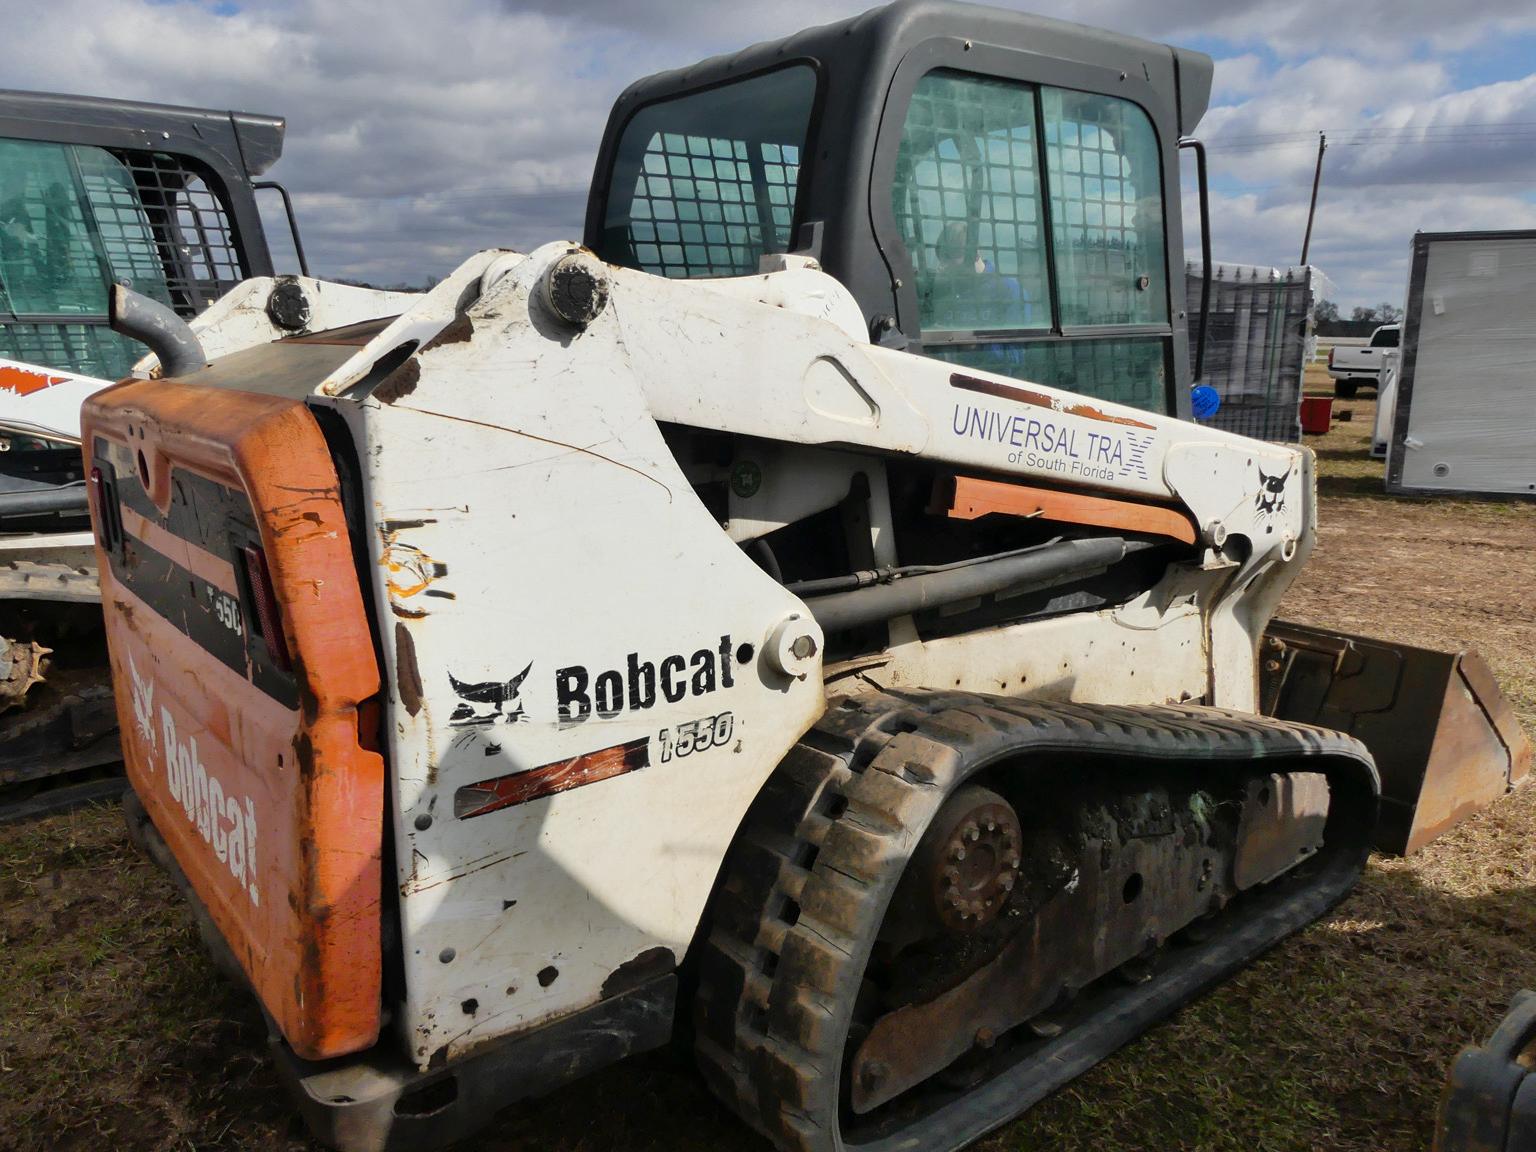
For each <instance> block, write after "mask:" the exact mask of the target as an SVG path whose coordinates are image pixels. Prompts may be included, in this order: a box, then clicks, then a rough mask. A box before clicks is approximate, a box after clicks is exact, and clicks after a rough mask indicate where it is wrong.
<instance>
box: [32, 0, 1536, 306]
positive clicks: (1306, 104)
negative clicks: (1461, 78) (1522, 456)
mask: <svg viewBox="0 0 1536 1152" xmlns="http://www.w3.org/2000/svg"><path fill="white" fill-rule="evenodd" d="M869 2H870V0H780V2H779V3H777V4H773V5H765V4H745V3H727V2H722V0H652V2H649V3H636V2H635V0H435V2H434V3H433V4H432V5H431V6H430V8H429V9H423V8H422V7H421V6H420V5H418V4H410V5H406V4H393V3H388V2H383V0H374V2H370V3H364V2H363V0H270V2H268V3H265V4H261V5H259V6H257V5H252V6H251V7H250V8H249V9H248V10H245V11H236V12H232V13H229V14H222V13H223V9H222V8H220V7H217V6H214V5H212V4H208V3H199V2H193V0H172V2H170V3H161V2H155V0H51V2H50V3H48V4H25V3H21V2H19V0H4V3H5V4H6V8H7V10H6V12H5V15H4V20H5V28H6V41H7V47H8V49H9V51H8V53H7V76H6V83H8V84H10V85H12V86H15V87H22V88H38V89H45V90H53V91H58V90H60V89H63V90H66V91H83V92H88V93H93V94H98V95H111V96H123V97H132V98H138V99H147V100H156V101H165V102H171V103H192V104H202V105H207V106H212V107H220V108H223V107H233V108H242V109H246V110H249V111H255V112H272V113H278V114H282V115H286V116H287V117H288V123H289V128H288V141H287V147H286V150H285V153H284V157H283V160H282V161H281V163H280V165H279V166H278V167H277V168H276V169H275V170H274V173H273V175H275V176H276V177H278V178H279V179H282V180H283V181H284V182H285V183H286V184H287V185H288V186H289V187H290V188H291V189H292V190H293V192H294V193H295V198H296V201H297V207H298V212H299V216H300V222H301V225H302V226H303V228H304V233H305V241H306V247H307V248H308V249H309V251H310V256H311V261H312V263H313V264H314V266H315V267H316V269H317V271H320V272H321V273H323V274H328V275H343V276H348V277H354V278H363V279H374V280H381V281H396V280H402V279H403V280H408V281H413V282H421V281H422V280H424V279H425V278H426V277H427V276H428V275H433V274H441V273H443V272H444V271H446V270H447V269H449V268H451V267H453V266H454V265H455V264H457V263H458V262H459V260H460V259H461V258H462V257H463V256H464V255H466V254H467V253H469V252H471V251H473V250H475V249H476V248H480V247H487V246H497V245H506V246H517V247H525V248H526V247H531V246H533V245H536V244H538V243H540V242H542V241H545V240H550V239H555V238H558V237H562V236H573V235H577V234H579V232H580V230H581V224H582V216H583V212H584V208H585V200H586V195H585V189H586V185H587V183H588V181H589V180H590V178H591V174H592V163H593V157H594V153H595V150H596V147H597V143H598V139H599V136H600V133H601V131H602V127H603V123H604V120H605V119H606V115H607V110H608V107H609V105H610V103H611V101H612V100H613V98H614V97H615V96H616V95H617V94H618V92H619V91H620V90H621V89H622V88H623V87H624V86H625V85H626V84H627V83H628V82H629V81H630V80H633V79H635V78H637V77H639V76H642V75H645V74H647V73H650V72H653V71H657V70H660V69H663V68H671V67H677V66H682V65H686V64H689V63H691V62H693V61H695V60H697V59H700V58H702V57H704V56H707V55H710V54H713V53H718V52H721V51H727V50H733V49H735V48H739V47H742V46H744V45H746V44H747V43H750V42H752V41H755V40H759V39H762V38H766V37H771V36H779V35H784V34H786V33H789V32H792V31H795V30H797V29H799V28H803V27H806V26H810V25H814V24H817V23H823V22H826V21H828V20H833V19H837V18H840V17H842V16H845V15H849V14H852V13H855V12H858V11H860V10H862V9H863V8H865V7H867V6H868V3H869ZM1023 4H1024V0H1018V6H1023ZM1029 6H1031V7H1034V8H1036V9H1037V10H1041V11H1043V12H1045V13H1046V14H1049V15H1053V16H1058V17H1062V18H1066V19H1074V20H1079V21H1082V22H1086V23H1091V24H1096V25H1099V26H1101V27H1108V28H1116V29H1118V30H1121V31H1126V32H1132V33H1137V34H1141V35H1146V36H1150V37H1153V38H1156V39H1160V40H1166V41H1170V42H1175V43H1177V42H1181V41H1187V40H1189V39H1190V38H1192V37H1199V38H1200V42H1202V43H1206V44H1210V43H1212V42H1213V41H1214V42H1217V43H1220V44H1224V45H1225V46H1226V47H1227V49H1228V51H1227V52H1226V53H1225V55H1224V58H1223V59H1222V60H1221V61H1220V62H1219V64H1218V69H1217V76H1216V85H1215V106H1214V107H1213V108H1212V110H1211V112H1210V114H1209V115H1208V116H1207V118H1206V121H1205V123H1204V124H1203V125H1202V127H1201V135H1202V136H1203V137H1205V138H1206V139H1207V140H1208V141H1209V142H1210V144H1211V155H1212V160H1213V173H1214V175H1215V177H1216V179H1217V181H1218V187H1219V188H1221V189H1223V190H1224V192H1225V195H1223V196H1222V197H1220V198H1219V200H1218V204H1217V212H1216V221H1215V226H1214V232H1215V239H1216V252H1217V255H1218V257H1219V258H1221V259H1225V260H1232V261H1245V262H1252V263H1260V264H1284V263H1285V262H1286V261H1287V260H1293V259H1295V257H1296V255H1297V254H1298V251H1299V248H1300V237H1301V232H1302V229H1303V227H1304V224H1305V210H1306V199H1307V193H1308V191H1309V190H1310V180H1311V171H1312V162H1313V158H1314V147H1313V141H1314V137H1313V135H1312V134H1313V133H1314V132H1315V131H1316V130H1317V129H1319V128H1328V129H1332V130H1334V136H1333V139H1332V144H1333V147H1331V148H1330V151H1329V154H1328V158H1327V165H1326V169H1325V176H1324V183H1323V196H1322V203H1321V205H1320V208H1319V217H1318V228H1317V234H1316V236H1315V237H1314V242H1313V250H1314V252H1313V258H1314V260H1315V261H1316V262H1317V263H1319V264H1322V265H1323V266H1324V267H1325V268H1327V270H1328V271H1329V272H1330V273H1331V274H1332V275H1333V277H1334V279H1335V280H1336V281H1337V282H1338V283H1339V286H1340V289H1341V293H1342V294H1343V295H1344V297H1345V299H1346V301H1349V302H1359V303H1376V302H1377V300H1378V299H1379V298H1380V295H1381V291H1382V289H1383V288H1384V287H1385V286H1386V285H1387V284H1388V283H1389V282H1392V280H1393V277H1395V276H1396V273H1395V272H1391V271H1390V270H1391V269H1393V268H1395V267H1396V264H1397V263H1401V261H1402V259H1403V257H1404V254H1405V253H1406V250H1407V238H1408V236H1409V235H1410V234H1411V232H1412V229H1413V228H1415V227H1453V226H1461V222H1465V223H1466V224H1467V226H1476V227H1513V226H1519V225H1521V224H1523V223H1528V222H1529V218H1530V206H1529V202H1528V200H1527V199H1526V198H1525V194H1524V192H1523V191H1522V189H1521V187H1520V186H1519V185H1518V184H1515V183H1509V184H1492V185H1490V184H1489V183H1488V182H1489V181H1515V180H1521V179H1523V180H1525V181H1526V182H1527V185H1528V186H1530V187H1536V172H1533V167H1532V160H1531V159H1530V157H1531V156H1532V154H1533V153H1536V149H1533V148H1532V147H1531V145H1532V144H1536V128H1531V127H1527V128H1525V129H1524V130H1523V131H1524V133H1525V134H1524V135H1522V129H1520V128H1519V127H1518V126H1519V125H1522V124H1523V125H1527V126H1530V125H1533V124H1536V76H1532V77H1528V78H1526V79H1524V80H1519V81H1511V82H1509V83H1505V84H1496V85H1488V86H1485V87H1481V88H1477V89H1473V90H1469V91H1456V90H1455V85H1454V82H1453V76H1454V73H1453V70H1452V67H1451V63H1452V61H1451V59H1450V58H1449V57H1448V56H1447V53H1449V52H1451V51H1452V50H1453V49H1461V48H1465V47H1466V46H1468V45H1480V44H1485V43H1489V42H1493V41H1495V40H1496V39H1498V38H1499V37H1502V36H1507V35H1511V34H1515V33H1518V32H1521V31H1529V30H1536V5H1532V4H1531V3H1530V2H1529V0H1463V2H1462V3H1460V4H1458V5H1444V4H1439V3H1430V0H1400V2H1393V0H1357V2H1355V3H1352V4H1340V3H1338V2H1337V0H1326V2H1325V0H1294V2H1292V3H1290V4H1286V5H1277V4H1274V3H1272V2H1271V0H1225V2H1220V3H1218V2H1214V0H1166V2H1164V3H1159V4H1156V5H1151V4H1147V3H1145V0H1039V3H1033V2H1032V0H1031V3H1030V4H1029ZM1488 124H1492V125H1498V126H1502V127H1495V128H1488V127H1480V125H1488ZM1362 128H1369V129H1372V130H1374V131H1376V132H1377V133H1385V134H1387V136H1386V137H1385V138H1383V137H1380V136H1378V137H1377V138H1374V139H1371V140H1366V139H1365V138H1364V137H1362V136H1359V135H1356V134H1352V132H1357V131H1358V130H1359V129H1362ZM1340 129H1346V130H1351V131H1340ZM1474 134H1475V135H1477V136H1478V137H1479V139H1477V140H1468V139H1464V138H1463V137H1465V136H1471V135H1474ZM1277 139H1279V140H1281V141H1285V140H1290V141H1295V144H1294V146H1290V147H1284V148H1275V147H1263V148H1258V147H1255V145H1256V144H1273V143H1274V142H1276V140H1277ZM1453 181H1454V182H1455V183H1452V182H1453ZM1466 188H1474V189H1478V191H1475V192H1471V193H1469V192H1467V191H1465V189H1466ZM1394 262H1396V263H1394ZM1382 269H1388V270H1389V272H1387V273H1383V271H1382ZM1384 276H1385V279H1383V277H1384Z"/></svg>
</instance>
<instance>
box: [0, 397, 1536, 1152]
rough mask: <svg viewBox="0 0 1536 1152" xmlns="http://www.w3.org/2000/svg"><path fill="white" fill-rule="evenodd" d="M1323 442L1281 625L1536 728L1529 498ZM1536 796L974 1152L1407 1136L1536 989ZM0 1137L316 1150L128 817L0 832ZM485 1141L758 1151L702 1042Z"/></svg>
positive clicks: (1284, 1148)
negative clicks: (1325, 632)
mask: <svg viewBox="0 0 1536 1152" xmlns="http://www.w3.org/2000/svg"><path fill="white" fill-rule="evenodd" d="M1341 406H1342V407H1347V408H1350V409H1352V410H1353V412H1354V418H1353V420H1352V421H1351V422H1350V423H1348V424H1340V425H1338V426H1336V428H1335V431H1333V432H1332V433H1330V434H1329V435H1328V436H1326V437H1322V438H1319V439H1317V440H1312V441H1309V443H1311V444H1313V446H1314V447H1316V448H1318V450H1319V460H1320V466H1321V473H1322V476H1321V482H1320V490H1321V494H1322V504H1321V510H1320V516H1321V532H1320V540H1319V544H1318V548H1317V551H1316V553H1315V554H1314V556H1313V558H1312V561H1311V563H1310V564H1309V565H1308V567H1307V570H1306V571H1305V573H1304V574H1303V575H1302V577H1301V579H1300V580H1299V581H1298V583H1297V584H1296V586H1295V587H1294V588H1293V589H1292V591H1291V593H1290V595H1289V596H1288V597H1287V599H1286V602H1285V604H1284V605H1283V608H1282V614H1283V615H1286V616H1289V617H1291V618H1294V619H1298V620H1301V621H1305V622H1308V623H1315V624H1323V625H1328V626H1331V627H1337V628H1343V629H1346V630H1350V631H1360V632H1371V633H1376V634H1380V635H1384V636H1388V637H1391V638H1394V639H1398V640H1406V641H1411V642H1413V643H1417V644H1433V645H1445V646H1453V645H1458V644H1472V645H1474V646H1476V647H1477V648H1478V649H1479V650H1480V651H1481V652H1482V653H1483V655H1484V656H1485V657H1486V658H1487V659H1488V661H1489V663H1490V664H1491V665H1492V666H1493V668H1494V669H1495V671H1496V672H1497V673H1498V675H1499V677H1500V679H1501V681H1502V682H1503V685H1504V688H1505V691H1506V693H1507V694H1508V695H1509V697H1510V698H1511V700H1512V702H1513V703H1514V705H1515V708H1516V710H1517V711H1518V712H1519V714H1520V715H1521V717H1522V719H1523V720H1524V722H1525V723H1526V724H1527V726H1528V727H1533V726H1536V679H1533V675H1536V674H1533V670H1532V667H1531V653H1532V652H1533V651H1536V506H1532V505H1529V504H1500V503H1486V504H1485V503H1477V502H1471V501H1427V500H1403V499H1393V498H1389V497H1386V496H1385V495H1384V494H1383V493H1382V488H1381V464H1380V463H1379V462H1376V461H1372V460H1370V458H1369V457H1368V455H1367V453H1366V448H1367V439H1368V437H1369V435H1370V426H1371V419H1372V417H1373V414H1374V402H1373V401H1372V400H1370V399H1369V398H1365V399H1362V400H1356V401H1351V402H1347V403H1345V404H1343V405H1341ZM1532 940H1536V788H1532V789H1528V790H1527V791H1525V792H1524V793H1522V794H1519V795H1516V796H1514V797H1511V798H1509V799H1506V800H1504V801H1501V802H1500V803H1498V804H1496V805H1495V806H1494V807H1492V808H1491V809H1489V810H1488V811H1486V812H1484V813H1482V814H1480V815H1478V816H1476V817H1474V818H1473V819H1472V820H1470V821H1469V822H1468V823H1467V824H1465V825H1463V826H1462V827H1461V828H1459V829H1457V830H1456V831H1455V832H1454V833H1452V834H1451V835H1449V836H1447V837H1445V838H1444V839H1442V840H1440V841H1439V842H1437V843H1435V844H1434V845H1432V846H1431V847H1430V848H1429V849H1428V850H1427V851H1426V852H1424V853H1423V854H1422V855H1420V856H1418V857H1416V858H1415V859H1413V860H1396V859H1384V858H1378V859H1376V860H1373V862H1372V864H1371V867H1370V869H1369V871H1368V873H1367V875H1366V877H1365V880H1364V881H1363V882H1362V884H1361V885H1360V887H1359V888H1358V889H1357V890H1356V892H1355V893H1354V894H1353V895H1352V896H1351V897H1350V898H1349V899H1348V900H1347V901H1346V902H1345V903H1344V904H1343V906H1342V907H1341V908H1340V909H1339V910H1338V912H1337V913H1335V914H1334V915H1333V916H1331V917H1329V918H1328V919H1326V920H1325V921H1323V922H1321V923H1319V924H1317V925H1314V926H1313V927H1312V928H1310V929H1308V930H1307V931H1305V932H1302V933H1300V934H1299V935H1297V936H1295V937H1293V938H1292V939H1290V940H1289V941H1287V942H1286V943H1284V944H1283V945H1281V946H1280V947H1279V948H1277V949H1275V950H1274V951H1273V952H1271V953H1270V954H1269V955H1268V956H1266V957H1265V958H1264V959H1262V960H1261V961H1260V962H1259V963H1257V964H1255V965H1253V966H1252V967H1251V968H1249V969H1248V970H1246V971H1245V972H1244V973H1243V974H1241V975H1240V976H1239V977H1237V978H1236V979H1234V980H1233V981H1231V982H1230V983H1228V984H1227V985H1225V986H1223V987H1222V988H1221V989H1219V990H1218V991H1217V992H1215V993H1213V994H1212V995H1210V996H1207V997H1206V998H1204V999H1203V1000H1201V1001H1199V1002H1198V1003H1196V1004H1194V1005H1191V1006H1190V1007H1189V1008H1187V1009H1186V1010H1184V1011H1183V1012H1181V1013H1179V1014H1178V1016H1176V1017H1175V1018H1174V1019H1173V1020H1172V1021H1171V1022H1169V1023H1168V1024H1166V1025H1164V1026H1163V1027H1161V1028H1158V1029H1156V1030H1154V1031H1153V1032H1152V1033H1150V1034H1149V1035H1148V1036H1147V1037H1145V1038H1144V1039H1142V1040H1141V1041H1140V1042H1139V1043H1137V1044H1135V1045H1133V1046H1132V1047H1130V1048H1128V1049H1126V1050H1125V1051H1124V1052H1122V1053H1121V1054H1120V1055H1118V1056H1117V1057H1115V1058H1114V1059H1112V1060H1110V1061H1108V1062H1106V1063H1105V1064H1103V1065H1101V1066H1100V1067H1099V1068H1097V1069H1096V1070H1094V1071H1093V1072H1091V1073H1089V1074H1088V1075H1087V1076H1085V1077H1083V1078H1082V1079H1080V1080H1078V1081H1077V1082H1075V1083H1074V1084H1073V1085H1072V1086H1071V1087H1070V1088H1068V1089H1066V1090H1065V1091H1063V1092H1061V1093H1058V1094H1057V1095H1056V1096H1054V1097H1052V1098H1051V1099H1050V1100H1047V1101H1046V1102H1045V1103H1044V1104H1043V1105H1041V1106H1040V1107H1038V1108H1036V1109H1034V1110H1033V1111H1032V1112H1030V1113H1029V1114H1028V1115H1027V1116H1025V1117H1024V1118H1023V1119H1021V1120H1019V1121H1017V1122H1015V1123H1014V1124H1011V1125H1009V1126H1008V1127H1007V1128H1005V1129H1003V1130H1002V1131H1001V1132H999V1133H997V1134H995V1135H994V1136H992V1137H990V1138H988V1139H987V1140H986V1141H984V1142H983V1143H982V1145H980V1147H983V1148H986V1149H989V1150H993V1152H1002V1150H1003V1149H1012V1148H1050V1149H1053V1150H1055V1152H1077V1150H1082V1152H1088V1150H1093V1152H1103V1150H1113V1149H1127V1150H1130V1149H1138V1150H1139V1149H1153V1148H1156V1149H1199V1150H1202V1152H1204V1150H1210V1152H1217V1150H1223V1152H1224V1150H1232V1152H1238V1150H1242V1152H1252V1150H1256V1149H1257V1150H1263V1152H1292V1150H1294V1152H1303V1150H1311V1149H1319V1148H1327V1149H1335V1150H1339V1152H1367V1150H1370V1152H1380V1150H1388V1152H1399V1150H1400V1152H1409V1150H1414V1152H1417V1150H1420V1149H1423V1148H1425V1147H1427V1146H1428V1143H1429V1133H1430V1130H1431V1122H1432V1117H1433V1115H1434V1111H1435V1107H1436V1102H1437V1100H1438V1096H1439V1092H1440V1086H1441V1084H1442V1082H1443V1077H1444V1075H1445V1070H1446V1068H1447V1067H1448V1065H1449V1063H1450V1061H1451V1059H1452V1057H1453V1056H1454V1055H1455V1053H1456V1051H1457V1050H1458V1049H1459V1048H1460V1047H1461V1046H1462V1045H1464V1044H1466V1043H1470V1042H1473V1041H1474V1040H1477V1039H1480V1038H1481V1037H1482V1036H1483V1035H1484V1034H1485V1033H1486V1032H1487V1031H1488V1029H1489V1028H1490V1027H1491V1026H1492V1024H1493V1022H1494V1021H1495V1020H1496V1019H1497V1018H1498V1017H1499V1016H1501V1015H1502V1014H1503V1012H1504V1010H1505V1008H1506V1007H1507V1006H1508V1003H1509V1000H1510V998H1511V997H1512V996H1513V994H1514V992H1515V991H1516V990H1517V989H1519V988H1521V987H1532V988H1536V952H1533V950H1532V948H1531V941H1532ZM0 972H3V973H4V977H3V979H0V1148H3V1149H6V1150H10V1149H17V1150H25V1152H30V1150H32V1149H37V1150H43V1149H50V1150H51V1149H83V1150H84V1149H89V1150H91V1152H94V1150H95V1149H99V1148H103V1147H106V1148H114V1149H117V1148H121V1149H153V1150H157V1152H158V1150H161V1149H164V1150H170V1149H182V1148H192V1147H195V1148H199V1149H251V1150H255V1149H262V1150H268V1149H274V1148H279V1149H283V1148H287V1149H308V1148H314V1147H316V1146H315V1145H313V1144H311V1143H310V1142H309V1141H308V1140H307V1139H306V1138H305V1137H304V1136H303V1133H302V1128H301V1126H300V1124H299V1122H298V1120H297V1118H296V1116H295V1114H294V1113H293V1112H292V1110H291V1109H290V1108H289V1106H288V1104H287V1101H286V1099H285V1097H284V1095H283V1093H282V1091H281V1090H280V1087H279V1085H278V1083H277V1079H276V1076H275V1075H274V1073H273V1070H272V1067H271V1064H270V1063H269V1062H268V1060H267V1058H266V1052H265V1045H264V1029H263V1027H262V1023H261V1019H260V1016H259V1014H258V1012H257V1011H256V1009H255V1007H254V1006H253V1005H252V1004H251V1003H250V1002H249V1001H248V1000H247V999H245V998H244V997H243V996H242V995H240V994H238V993H236V992H235V991H234V990H232V989H231V988H230V987H229V986H228V985H226V984H224V983H223V982H222V981H221V980H220V979H219V978H218V977H217V976H216V975H215V973H214V971H213V968H212V966H211V964H210V963H209V961H208V960H207V959H206V958H205V957H204V955H203V953H202V951H201V949H200V947H199V945H198V941H197V935H196V931H195V929H194V928H193V925H192V921H191V917H190V915H189V914H188V913H187V911H186V909H185V908H184V907H183V906H182V905H181V903H180V902H179V901H178V900H177V899H176V898H175V894H174V892H173V891H172V888H171V885H170V884H169V882H167V881H166V880H165V879H164V878H163V877H162V876H160V874H159V873H158V872H157V871H156V870H155V869H154V868H153V867H152V866H150V865H149V864H147V863H145V862H144V861H142V860H141V859H140V858H139V856H138V855H137V853H136V852H135V851H134V850H133V848H132V846H131V845H130V844H129V843H128V840H127V837H126V835H125V833H124V832H123V826H122V819H121V816H120V815H119V814H118V813H117V812H115V811H107V810H100V811H93V812H80V813H74V814H71V815H67V816H61V817H56V818H54V819H52V820H48V821H44V822H40V823H34V824H31V825H24V826H16V827H8V828H0ZM466 1147H467V1148H470V1149H476V1150H480V1152H492V1150H494V1152H513V1150H519V1152H520V1150H524V1149H527V1150H533V1149H540V1150H553V1152H576V1150H578V1149H580V1150H587V1149H606V1148H626V1149H656V1150H658V1152H659V1150H667V1152H692V1150H699V1152H703V1150H705V1149H711V1150H712V1149H716V1148H720V1147H731V1148H738V1147H766V1145H764V1144H763V1143H762V1141H761V1140H759V1139H757V1138H756V1137H754V1136H751V1135H750V1134H749V1133H747V1131H746V1130H745V1129H744V1128H743V1127H742V1126H741V1125H740V1123H739V1122H738V1121H736V1120H735V1119H734V1118H733V1117H732V1116H731V1115H730V1114H729V1113H728V1112H726V1111H725V1109H723V1108H722V1107H720V1106H719V1105H718V1104H716V1103H715V1101H714V1099H713V1098H712V1097H711V1096H710V1095H709V1094H708V1092H706V1091H705V1089H704V1088H703V1086H702V1084H701V1083H700V1081H699V1079H698V1078H697V1076H696V1075H695V1074H694V1073H693V1072H692V1070H691V1068H690V1067H689V1066H688V1063H687V1061H686V1060H685V1059H678V1058H676V1057H674V1056H673V1055H672V1054H669V1053H653V1054H651V1055H648V1056H644V1057H640V1058H637V1059H635V1060H631V1061H627V1062H625V1063H624V1064H621V1065H619V1066H617V1067H614V1068H611V1069H607V1070H605V1071H604V1072H602V1073H600V1074H599V1075H597V1076H596V1077H593V1078H591V1079H589V1080H587V1081H584V1082H582V1083H580V1084H576V1085H573V1086H572V1087H570V1088H567V1089H566V1090H564V1091H562V1092H558V1093H555V1094H554V1095H552V1096H550V1097H548V1098H546V1099H543V1100H539V1101H533V1102H529V1103H526V1104H521V1105H518V1106H516V1108H515V1109H514V1111H513V1113H512V1114H511V1115H509V1116H508V1117H506V1118H504V1119H503V1121H502V1122H501V1123H500V1124H499V1125H495V1126H493V1129H492V1131H491V1132H490V1133H489V1134H487V1135H486V1136H485V1137H484V1138H482V1139H481V1140H479V1141H475V1142H471V1143H470V1144H469V1145H466Z"/></svg>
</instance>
